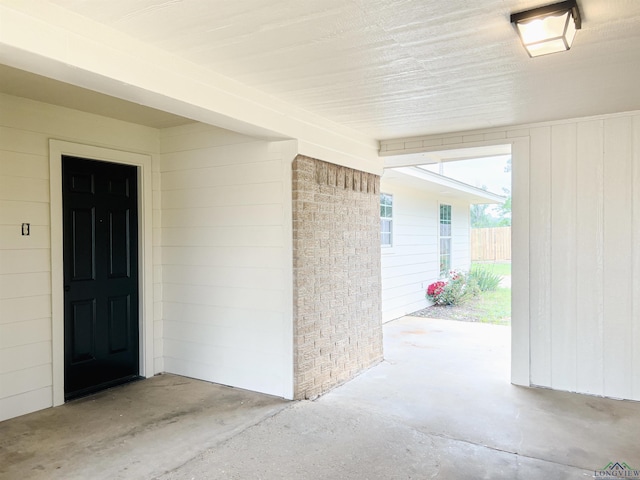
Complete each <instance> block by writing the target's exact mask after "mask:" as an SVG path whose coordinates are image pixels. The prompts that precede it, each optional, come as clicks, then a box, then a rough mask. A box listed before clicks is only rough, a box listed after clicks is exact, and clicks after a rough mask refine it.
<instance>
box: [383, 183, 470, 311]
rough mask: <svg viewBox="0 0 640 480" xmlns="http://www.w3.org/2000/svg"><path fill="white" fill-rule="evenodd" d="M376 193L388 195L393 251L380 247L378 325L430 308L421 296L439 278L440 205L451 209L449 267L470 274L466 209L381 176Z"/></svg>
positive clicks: (467, 209)
mask: <svg viewBox="0 0 640 480" xmlns="http://www.w3.org/2000/svg"><path fill="white" fill-rule="evenodd" d="M380 191H381V192H382V193H389V194H392V195H393V245H392V246H391V247H382V262H381V264H382V321H383V322H386V321H389V320H393V319H394V318H398V317H401V316H403V315H406V314H407V313H412V312H415V311H417V310H420V309H422V308H424V307H426V306H428V305H429V303H428V302H427V300H426V299H425V290H426V288H427V286H428V284H429V283H431V282H434V281H436V280H437V279H438V278H439V275H440V260H439V253H438V230H439V221H440V210H439V205H440V203H444V204H448V205H451V217H452V218H451V223H452V242H451V243H452V256H451V261H452V267H453V268H454V269H458V270H464V271H466V270H468V269H469V266H470V251H469V250H470V246H469V204H468V203H467V202H465V201H459V200H458V201H452V199H451V198H445V197H442V198H439V197H438V196H437V194H434V193H431V192H428V191H425V190H420V189H418V188H415V187H413V186H411V185H408V184H406V183H404V182H402V181H400V180H395V179H394V180H388V179H385V177H384V176H383V177H382V180H381V182H380Z"/></svg>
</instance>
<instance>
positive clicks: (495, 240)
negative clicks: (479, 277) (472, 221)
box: [471, 227, 511, 262]
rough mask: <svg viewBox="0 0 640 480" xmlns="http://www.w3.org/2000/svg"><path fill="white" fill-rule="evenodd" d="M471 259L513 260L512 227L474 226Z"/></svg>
mask: <svg viewBox="0 0 640 480" xmlns="http://www.w3.org/2000/svg"><path fill="white" fill-rule="evenodd" d="M471 260H472V261H474V262H476V261H488V260H491V261H500V260H511V227H496V228H472V229H471Z"/></svg>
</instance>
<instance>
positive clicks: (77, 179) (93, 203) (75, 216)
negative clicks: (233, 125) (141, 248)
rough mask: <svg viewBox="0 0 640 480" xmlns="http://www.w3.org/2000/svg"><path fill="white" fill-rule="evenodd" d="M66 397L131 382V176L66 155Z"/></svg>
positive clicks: (134, 369) (134, 216)
mask: <svg viewBox="0 0 640 480" xmlns="http://www.w3.org/2000/svg"><path fill="white" fill-rule="evenodd" d="M62 173H63V213H64V235H63V238H64V282H65V284H64V287H65V288H64V289H65V298H64V303H65V398H67V399H69V398H73V397H77V396H80V395H84V394H87V393H91V392H94V391H98V390H101V389H103V388H107V387H109V386H113V385H116V384H119V383H124V382H127V381H130V380H132V379H134V378H137V376H138V372H139V356H138V355H139V346H138V345H139V335H138V297H139V296H138V227H137V225H138V212H137V169H136V167H132V166H128V165H118V164H112V163H107V162H98V161H94V160H85V159H80V158H75V157H67V156H64V157H63V159H62Z"/></svg>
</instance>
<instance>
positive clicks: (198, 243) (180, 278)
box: [159, 124, 296, 398]
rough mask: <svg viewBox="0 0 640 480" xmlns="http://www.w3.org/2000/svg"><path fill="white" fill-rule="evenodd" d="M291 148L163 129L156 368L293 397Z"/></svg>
mask: <svg viewBox="0 0 640 480" xmlns="http://www.w3.org/2000/svg"><path fill="white" fill-rule="evenodd" d="M295 147H296V144H295V142H266V141H260V140H256V139H254V138H251V137H246V136H243V135H239V134H235V133H232V132H229V131H226V130H222V129H218V128H214V127H210V126H207V125H203V124H196V125H188V126H185V127H176V128H172V129H166V130H163V131H162V134H161V151H162V153H161V183H162V194H161V197H162V200H161V204H162V214H161V215H162V229H161V235H160V237H161V262H160V263H161V270H162V278H163V284H162V317H163V320H164V321H163V331H162V333H161V334H159V336H160V337H161V338H162V339H163V351H164V364H163V367H164V371H166V372H171V373H176V374H180V375H185V376H189V377H194V378H200V379H203V380H208V381H212V382H217V383H221V384H226V385H232V386H236V387H240V388H246V389H249V390H254V391H258V392H264V393H269V394H272V395H278V396H282V397H285V398H291V397H292V395H293V392H292V385H293V379H292V372H293V364H292V362H293V359H292V355H293V354H292V348H293V347H292V337H293V332H292V323H293V320H292V297H291V295H292V293H291V292H292V288H293V287H292V274H291V270H292V266H291V265H292V254H291V161H292V159H293V157H294V156H295Z"/></svg>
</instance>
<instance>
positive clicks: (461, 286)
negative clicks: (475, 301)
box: [426, 270, 479, 305]
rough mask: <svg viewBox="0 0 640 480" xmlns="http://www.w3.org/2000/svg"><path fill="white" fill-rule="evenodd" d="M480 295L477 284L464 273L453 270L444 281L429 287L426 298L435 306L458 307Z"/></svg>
mask: <svg viewBox="0 0 640 480" xmlns="http://www.w3.org/2000/svg"><path fill="white" fill-rule="evenodd" d="M478 293H479V288H478V285H477V282H476V281H475V280H474V279H470V278H469V277H468V276H467V275H465V274H464V273H463V272H458V271H456V270H452V271H450V272H449V275H448V276H447V278H446V279H444V280H438V281H437V282H433V283H431V284H430V285H429V286H428V287H427V292H426V297H427V299H429V300H431V301H432V302H433V303H434V304H435V305H457V304H459V303H462V302H463V301H465V300H467V299H469V298H470V297H473V296H475V295H477V294H478Z"/></svg>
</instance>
